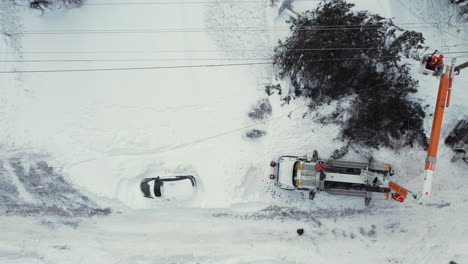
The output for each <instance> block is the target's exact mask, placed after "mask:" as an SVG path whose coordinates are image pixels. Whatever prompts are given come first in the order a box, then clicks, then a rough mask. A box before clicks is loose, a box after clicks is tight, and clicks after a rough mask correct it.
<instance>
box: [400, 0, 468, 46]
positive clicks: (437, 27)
mask: <svg viewBox="0 0 468 264" xmlns="http://www.w3.org/2000/svg"><path fill="white" fill-rule="evenodd" d="M398 2H400V4H401V5H402V6H403V7H405V8H406V9H407V10H408V11H409V12H411V13H412V14H413V15H415V16H416V17H417V18H419V19H420V20H422V21H424V22H426V24H428V25H431V26H432V27H433V28H435V29H437V30H439V31H441V32H444V33H446V34H448V35H451V36H453V37H456V38H458V39H461V40H464V41H468V40H467V39H464V38H462V37H460V36H457V35H455V34H452V33H450V32H448V31H446V30H443V29H441V28H440V27H439V26H438V25H437V24H434V23H430V22H428V21H427V20H425V19H424V18H422V17H420V16H419V15H418V14H417V13H415V12H414V11H413V10H411V9H410V8H408V7H407V6H406V5H405V4H404V3H403V2H402V1H401V0H398Z"/></svg>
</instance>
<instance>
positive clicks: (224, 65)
mask: <svg viewBox="0 0 468 264" xmlns="http://www.w3.org/2000/svg"><path fill="white" fill-rule="evenodd" d="M262 64H271V62H252V63H232V64H206V65H177V66H152V67H128V68H99V69H60V70H19V71H0V74H2V73H45V72H97V71H134V70H159V69H182V68H209V67H229V66H251V65H262Z"/></svg>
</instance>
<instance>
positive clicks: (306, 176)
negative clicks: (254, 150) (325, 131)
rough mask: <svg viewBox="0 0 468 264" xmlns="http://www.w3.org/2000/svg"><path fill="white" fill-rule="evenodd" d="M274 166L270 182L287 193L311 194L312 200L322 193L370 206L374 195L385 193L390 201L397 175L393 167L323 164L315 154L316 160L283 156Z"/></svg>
mask: <svg viewBox="0 0 468 264" xmlns="http://www.w3.org/2000/svg"><path fill="white" fill-rule="evenodd" d="M270 166H271V167H272V170H273V171H272V174H271V175H270V179H272V180H275V185H276V186H278V187H279V188H282V189H285V190H303V191H309V199H311V200H313V199H314V197H315V193H316V192H319V191H324V192H327V193H330V194H336V195H350V196H359V197H364V198H365V200H364V201H365V204H366V205H368V204H369V202H370V200H371V197H372V193H382V194H383V197H384V198H386V199H388V198H389V197H390V192H391V189H390V188H389V187H388V182H389V177H390V176H392V175H393V170H392V166H391V165H390V164H381V163H376V162H369V163H362V162H352V161H340V160H334V159H329V160H320V159H318V155H317V152H316V151H314V154H313V156H312V158H307V157H298V156H281V157H280V158H279V159H278V161H277V162H276V161H272V162H271V163H270Z"/></svg>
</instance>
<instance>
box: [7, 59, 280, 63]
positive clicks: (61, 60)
mask: <svg viewBox="0 0 468 264" xmlns="http://www.w3.org/2000/svg"><path fill="white" fill-rule="evenodd" d="M261 60H271V58H254V59H248V58H240V59H230V58H218V59H44V60H41V59H36V60H28V59H24V60H0V62H28V63H29V62H31V63H35V62H140V61H261Z"/></svg>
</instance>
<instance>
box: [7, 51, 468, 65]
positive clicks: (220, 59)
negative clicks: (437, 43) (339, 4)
mask: <svg viewBox="0 0 468 264" xmlns="http://www.w3.org/2000/svg"><path fill="white" fill-rule="evenodd" d="M467 53H468V51H456V52H444V53H443V54H446V55H449V54H467ZM384 57H386V56H380V57H367V58H337V59H325V60H315V61H316V62H323V61H337V60H338V61H341V60H355V59H381V58H384ZM153 61H271V58H188V59H186V58H157V59H18V60H0V62H4V63H17V62H21V63H40V62H153Z"/></svg>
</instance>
